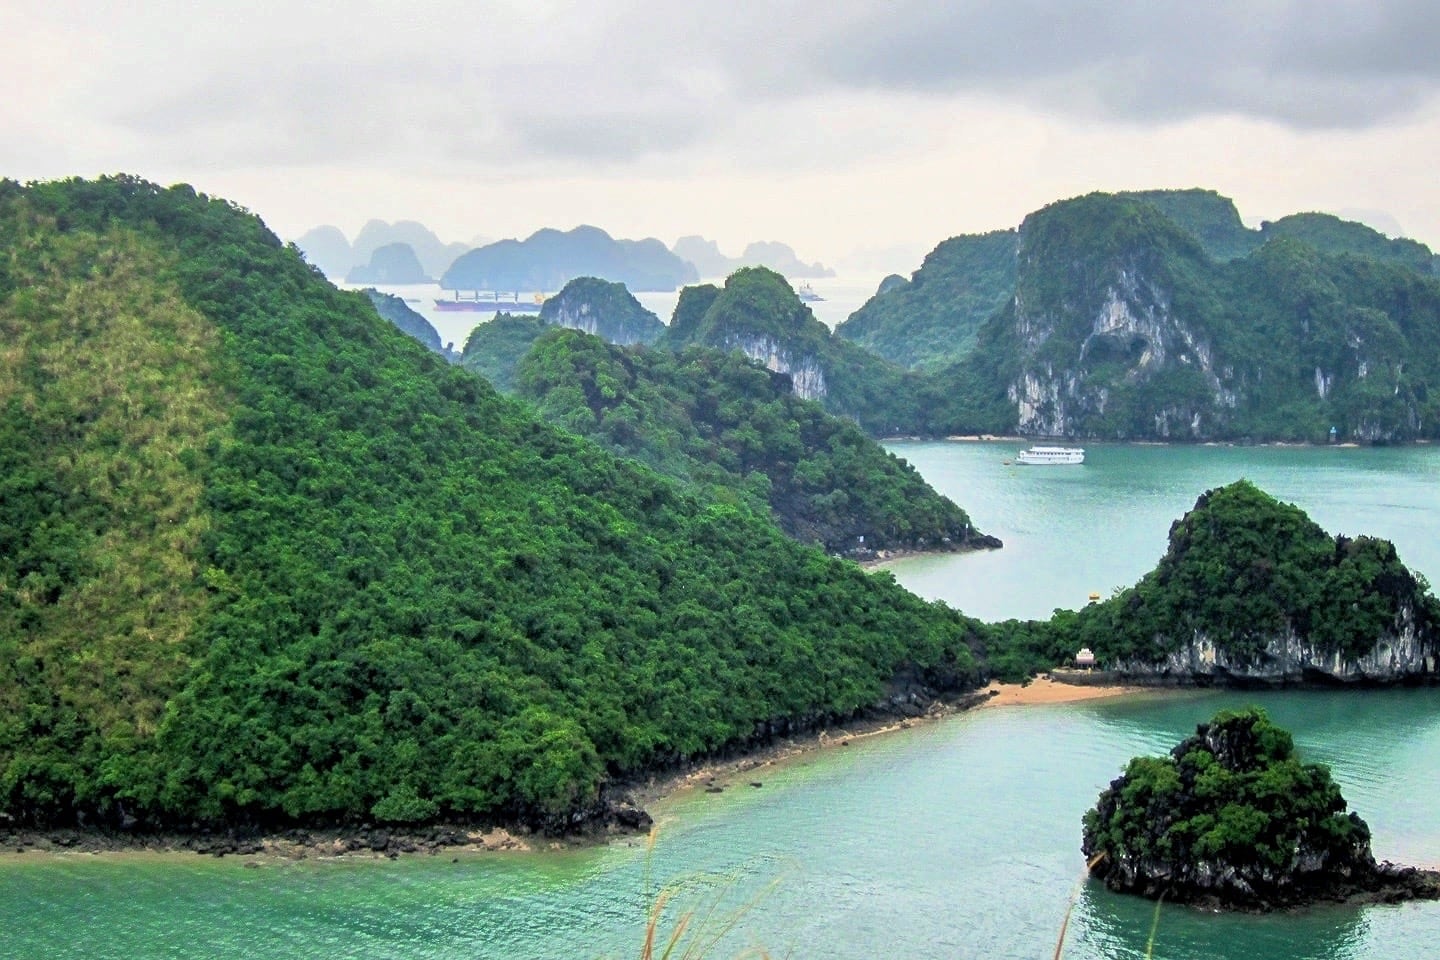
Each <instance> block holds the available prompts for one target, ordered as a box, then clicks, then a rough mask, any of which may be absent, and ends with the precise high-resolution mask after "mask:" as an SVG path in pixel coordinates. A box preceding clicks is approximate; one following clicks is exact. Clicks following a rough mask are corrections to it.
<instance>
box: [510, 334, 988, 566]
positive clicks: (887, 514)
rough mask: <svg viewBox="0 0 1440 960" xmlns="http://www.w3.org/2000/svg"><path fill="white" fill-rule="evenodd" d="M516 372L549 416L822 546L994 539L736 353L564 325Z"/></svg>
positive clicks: (847, 549)
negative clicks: (626, 344) (675, 350)
mask: <svg viewBox="0 0 1440 960" xmlns="http://www.w3.org/2000/svg"><path fill="white" fill-rule="evenodd" d="M517 381H518V387H519V390H518V394H519V396H520V397H522V398H524V399H526V400H529V401H530V402H531V403H533V404H534V405H535V408H536V410H537V411H539V412H540V413H541V415H543V416H545V417H546V418H547V419H549V420H551V421H552V422H554V423H557V424H559V425H561V426H563V427H565V428H566V429H567V430H571V431H573V432H575V433H579V434H582V435H585V436H589V437H592V438H594V439H596V440H598V441H600V442H601V443H603V444H604V445H606V446H608V447H609V448H611V449H612V450H614V451H616V452H617V453H620V454H623V455H625V456H629V457H634V458H636V459H638V460H640V461H641V462H643V463H646V464H648V465H650V466H652V467H654V468H655V469H657V470H659V471H661V472H663V473H666V474H669V475H671V476H674V477H677V478H680V479H682V480H684V481H685V482H686V483H688V484H691V485H694V486H695V487H696V488H698V490H699V491H701V493H702V495H704V496H705V497H706V498H707V499H712V500H719V501H729V502H734V503H737V504H739V505H743V506H746V507H748V508H749V509H752V510H756V511H759V512H761V513H770V514H772V515H773V516H774V518H775V521H776V522H777V523H778V524H779V525H780V527H781V529H783V530H784V531H785V532H786V533H788V534H789V535H790V536H792V537H794V538H795V539H797V540H799V541H800V542H802V543H813V544H816V545H819V546H821V547H823V548H824V549H825V550H827V551H828V552H831V553H844V554H847V555H853V556H858V557H862V558H863V557H868V556H873V555H875V553H876V552H877V551H880V550H896V549H908V550H958V549H964V548H974V547H996V546H999V545H1000V544H999V541H997V540H995V539H994V538H991V537H986V536H984V535H983V534H981V533H980V532H979V531H977V530H976V529H975V528H974V525H973V524H972V523H971V522H970V518H969V517H968V516H966V514H965V511H963V510H961V509H960V508H959V507H957V506H956V505H955V504H953V503H951V502H950V501H949V500H947V499H946V498H944V497H942V496H940V495H939V494H937V493H936V492H935V491H934V490H933V489H931V487H930V486H929V485H928V484H927V483H925V481H924V480H923V479H921V477H920V475H919V474H918V473H917V472H916V471H915V469H914V468H913V467H910V466H909V465H908V464H906V463H904V461H901V460H899V459H898V458H896V457H895V456H894V455H893V454H890V453H888V452H886V451H885V450H884V448H882V447H881V446H880V445H879V444H878V443H876V442H875V441H874V440H872V439H870V438H869V437H868V436H866V435H865V434H864V432H862V431H861V430H860V428H859V427H858V426H856V425H855V424H854V423H853V422H851V421H849V420H845V419H842V418H839V417H835V416H832V415H830V414H828V413H826V412H825V410H824V409H823V408H822V407H821V406H820V405H819V404H818V403H814V402H811V401H806V400H802V399H800V398H799V397H796V396H795V395H794V394H793V393H792V391H791V387H790V382H789V378H788V377H787V376H786V375H784V374H778V373H772V372H771V371H769V370H765V369H763V368H761V367H759V366H758V365H756V364H755V363H754V362H752V361H749V360H747V359H745V358H743V357H741V356H740V355H739V354H737V353H733V352H725V351H720V350H715V349H711V348H705V347H687V348H685V349H684V350H683V351H681V352H680V353H679V354H672V353H670V352H669V351H665V350H653V349H651V350H647V349H630V350H626V349H622V348H620V347H616V346H610V345H607V344H605V343H603V342H601V341H600V340H598V339H596V338H595V337H590V336H586V335H584V334H581V333H578V332H573V331H566V332H558V331H557V332H554V333H551V334H548V335H546V336H544V337H542V338H541V339H540V340H539V341H538V342H537V343H536V345H535V347H534V349H532V350H531V351H530V352H529V353H528V354H527V355H526V356H525V358H524V359H523V360H522V361H521V364H520V369H519V372H518V377H517Z"/></svg>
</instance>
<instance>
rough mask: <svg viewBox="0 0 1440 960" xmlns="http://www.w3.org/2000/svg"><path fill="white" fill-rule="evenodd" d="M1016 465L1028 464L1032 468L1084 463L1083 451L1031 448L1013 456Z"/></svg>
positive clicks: (1069, 448)
mask: <svg viewBox="0 0 1440 960" xmlns="http://www.w3.org/2000/svg"><path fill="white" fill-rule="evenodd" d="M1015 462H1016V463H1028V464H1030V465H1032V466H1035V465H1042V466H1054V465H1060V464H1069V463H1084V462H1085V449H1084V448H1083V447H1039V446H1036V447H1031V448H1030V449H1029V450H1022V451H1021V452H1020V453H1018V454H1016V456H1015Z"/></svg>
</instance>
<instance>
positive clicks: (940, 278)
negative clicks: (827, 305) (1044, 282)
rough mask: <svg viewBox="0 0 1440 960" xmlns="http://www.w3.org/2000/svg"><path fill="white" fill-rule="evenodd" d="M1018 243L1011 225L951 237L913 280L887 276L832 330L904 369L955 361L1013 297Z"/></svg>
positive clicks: (928, 366)
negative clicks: (858, 306)
mask: <svg viewBox="0 0 1440 960" xmlns="http://www.w3.org/2000/svg"><path fill="white" fill-rule="evenodd" d="M1015 247H1016V237H1015V231H1014V230H996V231H994V232H993V233H986V234H982V235H979V236H962V237H952V238H951V239H949V240H946V241H945V242H944V243H942V244H940V245H939V246H938V247H936V248H935V249H934V250H932V251H931V252H930V253H929V254H928V255H927V256H926V257H925V262H924V263H922V264H921V265H920V269H919V270H917V271H915V274H914V276H912V277H911V278H910V280H908V281H906V280H903V279H901V278H898V277H897V278H895V280H898V281H899V282H898V283H897V282H894V281H893V280H891V279H889V278H887V279H886V281H885V282H884V283H882V284H881V285H880V289H879V290H878V291H877V292H876V294H875V296H873V297H871V298H870V299H869V300H867V301H866V302H865V305H864V306H862V307H861V308H860V309H859V310H857V311H855V312H854V313H852V314H851V315H850V317H849V318H848V319H847V320H845V322H844V323H841V324H840V325H839V326H837V327H836V328H835V333H836V334H837V335H839V336H841V337H844V338H846V339H848V340H853V341H854V342H855V343H858V344H859V345H860V346H862V347H865V348H867V349H869V350H871V351H873V352H875V353H878V354H879V355H880V356H882V357H884V358H885V359H886V360H889V361H890V362H892V363H898V364H900V365H901V366H904V367H915V368H921V369H926V368H934V367H937V366H944V365H948V364H953V363H955V362H957V361H959V360H960V359H962V358H963V357H965V356H966V355H967V354H969V353H970V351H971V350H972V349H974V346H975V335H976V332H977V331H978V330H979V328H980V325H981V324H982V323H983V322H984V321H985V320H987V319H989V318H990V316H991V315H992V314H994V313H995V311H996V310H999V309H1000V308H1001V307H1002V306H1004V305H1005V303H1006V302H1007V301H1008V300H1009V299H1010V298H1011V297H1013V296H1014V295H1015V266H1016V261H1015Z"/></svg>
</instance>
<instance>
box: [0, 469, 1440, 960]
mask: <svg viewBox="0 0 1440 960" xmlns="http://www.w3.org/2000/svg"><path fill="white" fill-rule="evenodd" d="M896 448H897V449H898V450H900V452H901V453H902V455H904V456H906V457H907V458H909V459H911V460H912V462H915V463H916V464H917V465H918V466H920V468H921V469H922V471H923V472H924V473H925V474H926V475H927V477H931V478H932V480H934V481H935V482H936V483H937V486H940V487H941V488H942V489H946V490H947V492H951V493H954V494H956V495H957V497H958V498H959V499H960V501H961V502H962V503H964V504H965V505H966V506H967V508H970V509H971V511H972V513H973V514H974V515H975V518H976V521H977V523H979V524H980V526H981V527H982V528H983V529H986V530H989V531H994V532H996V533H998V534H999V535H1000V536H1001V537H1003V538H1005V539H1006V540H1007V546H1006V549H1005V550H1003V551H1000V552H998V553H995V554H989V555H977V556H967V557H961V558H942V560H943V563H941V564H933V563H930V562H928V561H926V560H923V559H922V560H917V561H908V562H907V563H904V564H900V565H898V566H897V568H896V574H897V577H898V578H899V579H900V580H901V581H902V582H906V583H912V582H913V583H914V584H915V586H916V587H917V589H921V590H922V591H923V592H929V593H931V594H932V595H937V596H946V597H947V598H949V599H952V600H956V601H958V602H960V604H961V605H962V606H964V607H965V608H966V609H971V610H973V611H974V612H982V611H980V610H978V609H976V608H974V607H972V606H971V604H970V602H969V601H968V600H966V599H965V598H972V597H973V598H979V599H980V600H982V601H984V602H985V603H988V604H991V605H992V606H993V608H994V609H995V610H998V611H999V612H998V613H989V612H987V613H985V615H987V616H992V615H1002V616H1003V615H1016V614H1018V613H1025V612H1026V611H1027V609H1028V608H1029V607H1032V606H1033V605H1034V604H1035V603H1037V602H1040V603H1042V605H1043V608H1044V610H1048V609H1049V607H1050V606H1054V605H1056V604H1058V603H1062V602H1068V603H1070V604H1071V605H1073V603H1074V601H1067V600H1063V599H1060V597H1061V595H1062V594H1064V595H1067V596H1068V595H1069V594H1071V593H1078V595H1079V597H1080V599H1081V601H1083V595H1084V593H1085V592H1086V591H1088V590H1089V589H1097V588H1099V589H1108V588H1109V586H1113V585H1114V584H1117V583H1123V582H1129V581H1130V580H1133V579H1134V577H1135V576H1138V574H1139V573H1140V572H1143V570H1145V569H1147V568H1148V567H1149V566H1150V565H1151V564H1152V563H1153V562H1154V559H1155V557H1157V556H1158V555H1159V553H1160V551H1161V550H1162V549H1163V544H1164V534H1165V529H1166V527H1167V526H1168V524H1169V521H1170V520H1171V519H1173V518H1174V517H1175V516H1178V514H1179V512H1181V511H1183V509H1184V508H1185V507H1188V506H1189V505H1190V504H1191V503H1193V501H1194V498H1195V496H1196V495H1198V493H1199V492H1200V491H1201V490H1203V489H1204V488H1205V487H1206V486H1209V485H1214V484H1216V483H1221V482H1226V481H1228V480H1229V479H1233V478H1234V475H1239V474H1237V473H1236V471H1240V472H1241V473H1243V474H1244V475H1248V476H1250V477H1251V478H1252V479H1255V480H1256V481H1257V482H1258V483H1260V484H1261V485H1262V486H1264V487H1265V488H1266V489H1269V490H1271V492H1273V493H1275V494H1276V495H1278V496H1280V497H1281V498H1282V499H1287V500H1293V501H1295V502H1299V503H1301V505H1302V506H1304V507H1305V508H1306V509H1307V510H1309V511H1311V513H1312V515H1313V516H1315V517H1316V519H1317V520H1319V521H1320V522H1321V523H1322V524H1324V525H1325V526H1327V527H1329V528H1332V529H1339V530H1344V531H1346V532H1371V533H1380V534H1383V535H1385V536H1389V537H1391V538H1392V539H1395V540H1396V542H1397V543H1398V544H1399V545H1400V549H1401V555H1402V556H1403V557H1404V558H1405V559H1407V560H1408V561H1409V562H1411V563H1412V564H1414V565H1416V566H1417V567H1419V568H1420V569H1422V570H1426V571H1428V572H1430V573H1431V574H1432V576H1433V575H1435V574H1440V563H1437V562H1436V560H1437V554H1436V551H1437V546H1436V544H1437V542H1440V541H1437V538H1436V533H1437V530H1436V522H1437V521H1436V518H1435V516H1434V514H1435V512H1436V510H1435V507H1436V499H1435V495H1434V493H1433V491H1434V489H1435V486H1434V481H1435V480H1436V479H1437V467H1440V457H1437V455H1436V453H1433V452H1431V451H1428V450H1418V451H1417V450H1409V451H1403V450H1402V451H1328V450H1308V451H1304V450H1302V451H1295V450H1227V449H1187V448H1176V449H1166V448H1123V447H1114V448H1111V447H1101V448H1096V449H1095V450H1093V451H1092V454H1091V462H1090V463H1087V464H1086V465H1085V467H1083V468H1079V469H1078V470H1075V471H1069V472H1066V471H1065V470H1063V469H1060V470H1057V471H1054V472H1047V473H1044V474H1039V473H1036V474H1026V475H1014V474H1012V473H1011V472H1010V470H1011V468H1008V467H1004V466H1003V465H1002V464H1001V463H1000V460H1001V459H1002V458H1003V455H1008V453H1009V452H1013V449H1014V448H1013V447H1009V448H1007V447H992V446H980V445H959V444H948V445H939V444H925V445H920V444H913V445H903V449H902V445H897V447H896ZM1326 457H1333V459H1326ZM950 484H957V485H959V488H960V489H956V488H955V487H952V486H950ZM966 491H968V493H967V492H966ZM991 517H993V518H994V519H990V518H991ZM1012 550H1013V551H1014V554H1015V555H1018V556H1020V557H1021V560H1019V561H1016V560H1014V559H1005V555H1006V554H1010V553H1011V551H1012ZM949 565H953V566H949ZM947 570H949V572H946V571H947ZM1102 575H1103V576H1104V577H1108V578H1110V579H1108V580H1105V581H1103V582H1100V583H1099V584H1098V586H1097V578H1099V577H1101V576H1102ZM912 578H913V579H912ZM975 581H983V582H984V583H985V584H988V589H987V588H984V587H983V586H982V587H981V588H977V587H976V586H975ZM1051 597H1053V598H1056V599H1054V600H1050V599H1048V598H1051ZM1041 612H1043V610H1042V611H1041ZM1255 699H1256V695H1241V694H1230V693H1219V694H1217V693H1187V694H1178V695H1177V694H1171V695H1162V696H1150V697H1143V698H1139V699H1135V700H1127V701H1124V702H1109V703H1100V704H1088V705H1073V706H1056V707H1036V708H1028V709H995V710H984V711H978V712H975V713H972V714H968V715H964V716H959V717H954V718H950V719H949V720H947V721H945V722H942V723H938V724H930V725H922V726H918V727H916V728H914V729H911V730H908V731H904V732H901V733H898V734H894V735H891V736H887V737H883V738H873V739H867V740H857V741H853V742H852V743H851V745H850V746H848V747H844V748H836V749H831V750H827V751H824V752H822V753H820V754H817V755H814V756H812V757H811V758H808V759H806V760H804V761H801V762H799V763H795V764H792V765H789V766H786V767H782V768H780V769H774V768H770V769H764V770H760V771H757V772H755V773H753V774H751V775H747V776H746V777H745V778H742V779H740V780H737V781H736V782H734V783H732V784H731V785H730V787H729V789H727V790H726V791H725V792H724V793H721V794H707V793H697V794H692V795H689V796H685V797H680V798H677V799H675V800H673V801H671V802H669V803H667V804H665V805H664V806H663V807H661V808H660V809H659V810H657V811H656V812H657V813H658V815H659V819H660V822H661V831H660V836H659V840H658V841H657V843H656V845H655V847H654V850H653V851H649V852H647V851H646V849H645V847H644V844H643V842H638V841H637V842H635V843H634V844H624V843H622V844H617V845H613V846H610V847H607V848H602V849H596V850H587V851H579V852H567V853H561V854H556V853H546V854H536V855H500V856H481V857H474V858H466V859H462V860H461V861H460V862H458V863H455V862H451V860H450V858H449V857H447V856H439V857H418V858H410V859H404V860H401V861H398V862H389V861H363V862H328V863H321V862H302V863H296V864H267V865H262V866H260V867H258V868H254V869H250V868H246V867H245V865H244V863H243V861H242V860H240V859H235V858H227V859H225V860H221V861H215V860H209V859H203V858H198V857H189V856H184V857H173V858H165V859H150V860H137V859H133V858H132V859H127V860H115V859H111V858H101V857H93V856H84V855H77V856H74V857H67V858H58V859H57V858H49V857H42V856H39V855H35V854H26V855H23V856H18V857H8V858H3V859H0V957H6V958H8V957H16V958H30V957H34V958H53V957H58V958H72V957H73V958H82V957H83V958H112V957H113V958H117V960H118V958H136V960H139V958H160V957H165V958H170V957H175V958H180V957H187V958H189V957H242V956H243V957H256V958H281V957H296V958H312V957H313V958H349V957H354V958H361V957H365V958H371V957H374V958H391V957H394V958H445V960H449V958H501V957H506V958H509V957H535V958H551V957H553V958H591V957H633V956H638V954H639V946H640V943H641V939H642V936H643V927H644V919H645V915H646V911H647V910H648V907H649V904H650V903H651V902H652V901H653V900H654V898H655V895H656V892H657V891H658V890H659V889H660V888H661V887H662V886H668V887H673V888H674V890H675V894H674V898H673V900H672V901H671V903H672V904H673V905H674V906H675V908H676V909H677V910H691V911H695V912H696V919H695V920H694V922H693V925H694V926H695V927H698V928H701V929H703V930H706V931H710V932H712V933H715V934H717V935H718V934H720V933H722V932H723V931H724V924H723V920H724V919H725V918H734V919H736V921H737V922H736V924H735V928H734V929H733V930H732V931H730V932H729V933H728V934H726V935H725V936H723V938H722V939H721V942H720V943H719V944H717V945H716V946H715V947H714V948H713V949H712V950H711V951H710V952H709V953H708V954H707V955H708V956H711V957H732V956H736V955H738V954H740V953H741V952H742V951H743V950H745V949H746V948H748V947H750V946H752V945H757V944H758V945H762V946H763V947H764V948H765V949H766V950H767V951H769V953H770V955H772V956H786V955H789V956H794V957H816V958H822V957H837V958H851V957H853V958H861V957H867V958H868V957H892V956H894V957H987V958H989V957H1015V958H1020V957H1041V958H1048V957H1050V956H1052V954H1053V951H1054V947H1055V941H1056V936H1057V934H1058V932H1059V929H1060V925H1061V920H1062V918H1063V916H1064V913H1065V909H1066V906H1067V904H1068V903H1069V901H1070V898H1071V896H1072V894H1074V895H1076V896H1077V897H1078V901H1077V906H1076V910H1075V915H1074V917H1073V919H1072V921H1071V925H1070V929H1069V936H1068V938H1067V943H1066V951H1065V956H1066V957H1069V958H1095V960H1098V958H1107V960H1108V958H1117V957H1119V958H1128V957H1134V958H1139V957H1143V956H1144V949H1145V942H1146V938H1147V937H1148V935H1149V932H1150V928H1151V922H1152V919H1153V908H1152V906H1151V905H1150V904H1148V903H1144V902H1140V901H1132V900H1130V899H1127V898H1121V897H1116V896H1113V895H1111V894H1108V893H1107V892H1105V891H1104V890H1103V888H1100V887H1098V886H1096V885H1094V884H1090V883H1081V882H1079V877H1080V874H1081V868H1082V866H1083V864H1082V862H1081V857H1080V852H1079V819H1080V815H1081V813H1082V812H1083V811H1084V809H1085V808H1086V807H1087V806H1088V805H1089V804H1090V803H1092V802H1093V801H1094V799H1095V796H1096V794H1097V793H1098V792H1099V790H1100V789H1101V788H1103V787H1104V785H1105V784H1106V783H1107V782H1108V781H1109V780H1110V779H1111V778H1112V777H1114V776H1115V775H1117V774H1118V773H1119V771H1120V768H1121V766H1122V765H1123V763H1124V761H1125V760H1126V759H1128V758H1129V757H1130V756H1132V755H1133V754H1135V753H1137V752H1156V753H1158V752H1161V751H1163V750H1165V749H1168V747H1169V746H1170V745H1171V744H1173V743H1174V742H1175V741H1176V740H1177V739H1179V738H1180V737H1182V736H1184V735H1185V734H1187V733H1189V732H1190V731H1191V730H1192V729H1193V726H1194V724H1195V723H1197V722H1199V721H1200V720H1203V719H1205V718H1207V717H1208V716H1209V715H1210V714H1211V713H1212V712H1213V711H1214V710H1215V709H1217V708H1218V707H1220V706H1221V705H1233V704H1240V703H1244V702H1252V701H1254V700H1255ZM1259 702H1260V703H1262V704H1263V705H1264V706H1265V707H1266V708H1267V709H1269V710H1270V712H1271V714H1272V715H1273V716H1274V717H1275V718H1276V719H1277V720H1278V721H1279V722H1280V723H1282V724H1283V725H1286V726H1288V727H1290V728H1291V729H1292V730H1293V731H1294V732H1295V734H1296V740H1297V743H1298V744H1299V745H1300V748H1301V750H1302V752H1303V753H1304V755H1305V756H1306V757H1307V758H1308V759H1314V760H1320V761H1323V762H1326V763H1329V764H1331V766H1332V768H1333V770H1334V772H1335V775H1336V777H1337V778H1338V779H1339V781H1340V783H1341V784H1342V787H1343V789H1344V791H1345V794H1346V796H1347V798H1348V799H1349V800H1350V801H1351V804H1352V806H1353V807H1354V808H1355V809H1357V810H1359V811H1360V812H1361V814H1362V815H1363V816H1365V817H1366V819H1367V820H1368V821H1369V822H1370V824H1371V826H1372V828H1373V830H1374V832H1375V837H1376V840H1375V850H1376V853H1377V855H1379V856H1381V857H1389V858H1391V859H1395V860H1398V861H1405V862H1415V863H1426V864H1431V865H1440V813H1437V812H1436V798H1437V797H1440V759H1437V758H1440V690H1397V691H1381V692H1367V693H1364V694H1359V695H1356V694H1345V693H1306V694H1299V693H1293V694H1291V693H1287V694H1270V695H1266V696H1263V697H1261V698H1259ZM751 777H753V778H754V779H756V780H759V781H761V782H762V783H763V786H762V787H760V788H758V789H757V788H753V787H750V786H749V785H748V782H747V781H748V780H749V779H751ZM712 907H713V908H714V914H713V916H712V917H711V919H710V920H709V922H708V923H707V922H704V921H703V918H704V916H705V914H706V911H707V910H709V909H711V908H712ZM674 916H675V913H674V912H672V913H670V914H668V915H667V918H666V923H667V924H668V923H670V922H672V921H673V917H674ZM1437 944H1440V905H1437V904H1424V905H1407V906H1402V907H1376V908H1367V909H1363V910H1362V909H1347V908H1333V909H1326V910H1319V911H1315V912H1312V913H1308V914H1304V915H1300V916H1280V917H1229V916H1212V915H1207V914H1202V913H1199V912H1196V911H1192V910H1188V909H1185V908H1177V907H1170V906H1166V907H1163V908H1162V909H1161V912H1160V920H1159V926H1158V930H1157V937H1156V947H1155V956H1156V957H1168V958H1179V960H1192V958H1195V960H1198V958H1211V957H1275V958H1281V960H1302V958H1304V960H1309V958H1317V960H1318V958H1357V960H1358V958H1367V960H1368V958H1377V960H1401V958H1405V960H1409V958H1416V957H1425V956H1429V955H1433V954H1435V953H1436V952H1437V948H1436V945H1437Z"/></svg>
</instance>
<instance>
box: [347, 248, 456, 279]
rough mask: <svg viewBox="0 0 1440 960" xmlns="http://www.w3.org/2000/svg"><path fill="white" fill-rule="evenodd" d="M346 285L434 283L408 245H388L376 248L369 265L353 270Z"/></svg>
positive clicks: (359, 266) (348, 275)
mask: <svg viewBox="0 0 1440 960" xmlns="http://www.w3.org/2000/svg"><path fill="white" fill-rule="evenodd" d="M345 282H346V283H386V284H404V283H434V281H433V280H432V279H430V277H428V276H426V274H425V268H424V267H422V266H421V265H420V258H419V257H417V256H415V251H414V250H413V249H412V248H411V247H410V244H408V243H387V244H385V246H383V247H377V248H375V251H374V252H373V253H371V254H370V260H369V262H367V263H363V264H360V265H358V266H356V267H353V268H351V270H350V272H349V273H347V274H346V275H345Z"/></svg>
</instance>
